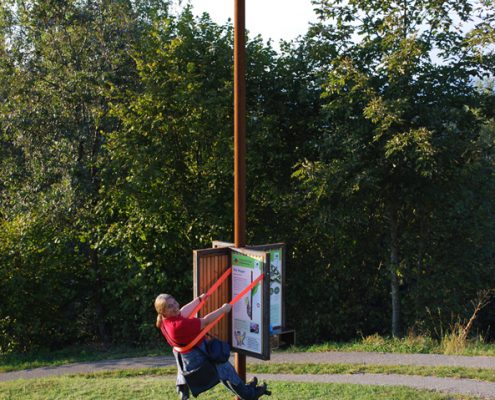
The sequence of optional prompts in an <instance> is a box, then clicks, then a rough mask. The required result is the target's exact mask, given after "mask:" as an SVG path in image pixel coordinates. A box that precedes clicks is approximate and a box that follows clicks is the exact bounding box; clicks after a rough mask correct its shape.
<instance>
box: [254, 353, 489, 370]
mask: <svg viewBox="0 0 495 400" xmlns="http://www.w3.org/2000/svg"><path fill="white" fill-rule="evenodd" d="M248 362H249V363H251V362H252V363H256V362H265V361H261V360H257V359H248ZM282 362H291V363H300V364H301V363H302V364H306V363H326V364H376V365H423V366H441V365H445V366H451V367H466V368H487V369H495V357H467V356H444V355H441V354H397V353H394V354H391V353H364V352H352V353H347V352H340V351H331V352H326V353H274V354H272V356H271V360H270V361H269V363H282Z"/></svg>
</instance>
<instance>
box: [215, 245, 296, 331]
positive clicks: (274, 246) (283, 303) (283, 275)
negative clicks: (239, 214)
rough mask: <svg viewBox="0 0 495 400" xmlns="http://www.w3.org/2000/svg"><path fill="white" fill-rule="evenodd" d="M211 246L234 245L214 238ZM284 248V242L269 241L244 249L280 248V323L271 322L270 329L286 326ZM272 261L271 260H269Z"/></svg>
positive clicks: (268, 249) (267, 250)
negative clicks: (268, 242)
mask: <svg viewBox="0 0 495 400" xmlns="http://www.w3.org/2000/svg"><path fill="white" fill-rule="evenodd" d="M211 247H212V248H214V249H217V248H225V247H234V244H233V243H230V242H223V241H220V240H214V241H213V242H212V245H211ZM286 248H287V246H286V245H285V243H271V244H264V245H253V246H246V249H251V250H258V251H264V252H270V251H273V250H280V251H281V253H282V260H281V266H280V274H281V285H280V290H281V296H280V297H281V306H280V307H281V310H280V313H281V321H280V322H281V323H280V325H274V324H272V329H273V330H274V331H276V330H278V329H283V328H284V327H285V326H286V323H285V322H286V321H285V319H286V318H285V316H286V313H285V266H286V263H285V260H286V259H287V254H286ZM271 261H273V260H271ZM270 322H271V321H270Z"/></svg>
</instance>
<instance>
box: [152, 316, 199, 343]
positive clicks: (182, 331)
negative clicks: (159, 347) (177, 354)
mask: <svg viewBox="0 0 495 400" xmlns="http://www.w3.org/2000/svg"><path fill="white" fill-rule="evenodd" d="M165 329H166V332H167V333H166V334H165ZM160 330H161V331H162V334H163V336H165V339H167V342H168V344H169V345H170V346H172V347H174V346H177V345H178V346H181V347H183V346H186V345H188V344H189V343H191V342H192V341H193V339H195V338H196V336H198V335H199V332H201V321H200V319H199V318H184V317H183V316H182V315H180V314H179V315H178V316H176V317H170V318H166V319H164V320H163V322H162V326H161V327H160ZM169 338H170V339H171V340H172V341H174V342H175V343H173V342H171V340H169ZM199 344H201V342H199V343H198V345H199Z"/></svg>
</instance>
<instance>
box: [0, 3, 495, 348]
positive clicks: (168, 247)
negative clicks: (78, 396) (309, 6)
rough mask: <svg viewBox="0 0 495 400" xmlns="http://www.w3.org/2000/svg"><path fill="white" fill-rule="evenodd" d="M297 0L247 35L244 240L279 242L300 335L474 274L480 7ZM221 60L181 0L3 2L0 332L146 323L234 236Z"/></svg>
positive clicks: (483, 109) (107, 333) (427, 297)
mask: <svg viewBox="0 0 495 400" xmlns="http://www.w3.org/2000/svg"><path fill="white" fill-rule="evenodd" d="M315 5H316V7H317V9H318V12H319V15H320V22H319V23H318V24H316V25H314V26H313V27H311V29H310V31H309V32H308V34H307V35H305V36H304V37H300V38H299V39H297V40H295V41H293V42H291V43H282V46H281V50H280V52H279V53H277V52H275V51H274V50H273V48H272V46H271V44H270V43H264V42H263V40H262V39H261V38H260V37H255V38H252V39H250V40H248V43H247V60H248V69H247V70H248V73H247V104H248V107H247V108H248V115H247V126H248V129H247V130H248V160H247V180H248V188H247V189H248V190H247V195H248V203H247V204H248V206H247V212H248V238H249V242H251V243H254V244H260V243H268V242H276V241H285V242H286V243H287V245H288V249H289V251H288V255H289V258H288V264H287V267H288V269H287V304H286V309H287V315H288V323H289V324H290V325H293V326H295V327H296V329H297V330H298V337H299V338H301V340H302V341H303V342H314V341H321V340H327V339H348V338H351V337H353V336H355V335H356V334H359V333H361V334H367V333H374V332H380V333H388V332H390V330H389V328H387V326H388V325H389V321H390V320H391V319H390V318H389V315H390V313H391V312H393V318H392V319H393V321H394V324H393V327H392V328H393V329H392V332H393V333H394V334H398V333H399V332H400V329H399V316H400V317H401V320H402V324H403V326H404V327H413V326H414V325H415V324H423V325H424V323H426V322H427V315H426V309H427V307H429V309H433V308H435V307H440V308H441V309H442V310H445V311H446V312H445V313H444V314H445V315H450V312H453V313H455V314H456V315H462V314H463V312H465V310H464V309H463V306H464V305H467V304H469V300H471V299H472V298H474V297H475V294H476V292H477V291H478V290H479V289H480V288H482V287H493V285H494V282H493V254H494V247H493V243H494V242H495V241H494V240H493V236H494V233H495V226H494V221H495V220H494V215H493V212H494V203H493V199H494V198H495V197H494V196H493V195H494V174H493V172H494V171H493V160H494V159H493V143H494V134H495V131H494V126H495V125H494V115H493V110H494V109H495V107H494V105H495V104H494V103H495V102H494V91H493V86H490V83H489V81H490V77H491V75H490V74H491V72H492V71H493V70H494V55H493V47H490V44H491V43H493V34H494V12H493V11H494V10H493V4H491V3H490V2H480V3H472V2H469V1H461V2H459V1H456V2H454V1H446V2H433V1H412V0H410V1H405V2H394V1H388V0H387V1H385V0H372V1H364V0H363V1H361V0H352V1H348V2H341V1H333V2H330V1H326V0H319V1H315ZM470 20H473V21H474V22H473V23H472V24H471V25H472V26H471V28H472V29H470V30H463V29H457V28H456V26H457V24H458V23H459V22H469V21H470ZM232 57H233V28H232V26H231V25H230V24H226V25H224V26H219V25H217V24H215V23H214V22H212V21H211V19H210V18H209V16H208V15H203V16H201V17H194V16H193V13H192V10H191V8H190V7H186V8H185V9H184V10H183V12H181V14H180V15H173V14H172V13H171V11H170V6H169V3H168V2H163V1H158V0H156V1H155V0H138V1H136V0H134V1H130V0H112V1H103V0H84V1H80V0H77V1H76V0H74V1H64V2H61V1H57V0H50V1H37V0H9V1H4V2H3V3H2V5H1V7H0V225H1V227H0V351H2V352H5V351H14V350H30V349H35V348H37V347H54V346H59V345H66V344H73V343H81V342H91V341H97V342H103V343H106V344H110V343H112V342H117V341H118V342H122V341H124V342H127V343H143V342H147V341H153V340H157V339H158V337H159V335H158V334H157V333H156V331H155V330H154V328H153V321H154V318H153V310H152V300H153V298H154V297H155V296H156V294H157V293H159V292H163V291H167V292H171V293H174V294H175V295H176V296H177V297H178V299H179V300H180V301H186V300H188V297H189V296H190V295H191V287H192V278H191V272H190V271H191V253H192V250H193V249H197V248H203V247H209V246H210V243H211V241H212V240H214V239H220V240H227V241H228V240H231V238H232V236H233V235H232V225H233V216H232V214H233V192H232V186H233V139H232V131H233V110H232V108H233V107H232V103H233V96H232V86H233V85H232V76H233V71H232V64H233V58H232ZM389 285H390V288H391V290H390V289H389ZM390 291H391V292H392V293H393V297H392V300H393V301H392V302H390V300H389V292H390ZM302 295H304V301H303V302H302V301H301V296H302ZM307 304H311V305H312V307H313V310H314V312H311V313H308V307H307ZM399 311H401V312H400V313H399ZM482 318H484V319H483V321H484V322H483V323H484V324H485V325H483V326H488V324H489V323H490V322H493V321H492V319H491V318H490V317H486V316H484V317H483V316H482ZM483 326H482V327H483Z"/></svg>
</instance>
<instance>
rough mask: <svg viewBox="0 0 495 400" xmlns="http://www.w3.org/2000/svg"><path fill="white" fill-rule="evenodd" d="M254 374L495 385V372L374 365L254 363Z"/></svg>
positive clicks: (250, 368)
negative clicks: (433, 379) (413, 378)
mask: <svg viewBox="0 0 495 400" xmlns="http://www.w3.org/2000/svg"><path fill="white" fill-rule="evenodd" d="M247 368H248V371H249V372H250V373H252V374H298V375H305V374H364V373H367V374H389V375H390V374H398V375H418V376H435V377H438V378H457V379H477V380H479V381H486V382H495V370H493V369H483V368H460V367H425V366H409V365H370V364H251V365H248V366H247Z"/></svg>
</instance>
